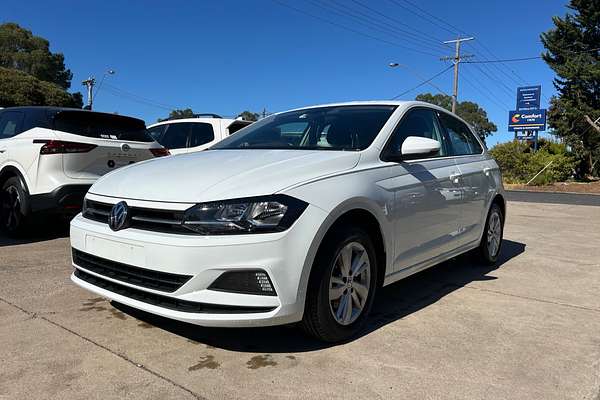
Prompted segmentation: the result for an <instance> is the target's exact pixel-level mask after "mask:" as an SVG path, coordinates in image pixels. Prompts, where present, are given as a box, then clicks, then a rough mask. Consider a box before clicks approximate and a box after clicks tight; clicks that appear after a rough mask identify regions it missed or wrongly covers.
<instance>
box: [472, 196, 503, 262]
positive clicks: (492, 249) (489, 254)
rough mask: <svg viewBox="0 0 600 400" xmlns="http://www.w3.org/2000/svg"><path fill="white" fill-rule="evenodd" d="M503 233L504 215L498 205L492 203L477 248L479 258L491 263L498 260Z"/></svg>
mask: <svg viewBox="0 0 600 400" xmlns="http://www.w3.org/2000/svg"><path fill="white" fill-rule="evenodd" d="M503 233H504V215H503V213H502V209H501V208H500V206H499V205H498V204H496V203H494V204H492V206H491V207H490V211H489V213H488V216H487V219H486V222H485V228H484V230H483V236H482V238H481V243H480V244H479V249H478V250H479V256H480V258H481V260H482V261H483V262H485V263H486V264H488V265H493V264H495V263H496V261H497V260H498V254H500V248H501V247H502V237H503Z"/></svg>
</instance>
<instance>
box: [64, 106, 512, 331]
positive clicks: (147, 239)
mask: <svg viewBox="0 0 600 400" xmlns="http://www.w3.org/2000/svg"><path fill="white" fill-rule="evenodd" d="M504 217H505V200H504V195H503V188H502V180H501V176H500V171H499V169H498V166H497V164H496V162H495V161H494V160H493V159H492V158H490V156H489V155H488V153H487V152H486V150H485V147H484V146H483V144H482V143H481V142H480V140H479V139H478V138H477V136H476V135H475V134H474V133H473V131H472V130H471V129H470V128H469V127H468V125H467V124H466V123H465V122H464V121H462V120H461V119H460V118H457V117H456V116H455V115H453V114H450V113H448V112H447V111H446V110H444V109H442V108H438V107H435V106H432V105H429V104H426V103H420V102H391V101H380V102H355V103H344V104H332V105H325V106H316V107H310V108H303V109H298V110H293V111H289V112H284V113H279V114H276V115H273V116H270V117H268V118H265V119H263V120H261V121H259V122H257V123H255V124H253V125H251V126H249V127H246V128H244V129H243V130H241V131H239V132H237V133H235V134H234V135H232V136H230V137H228V138H226V139H225V140H223V141H222V142H220V143H218V144H217V145H216V146H214V147H212V148H211V149H209V150H208V151H204V152H201V153H193V154H185V155H180V156H174V157H168V158H165V159H160V160H152V161H146V162H142V163H139V164H135V165H132V166H128V167H125V168H122V169H121V170H119V171H115V172H113V173H110V174H108V175H106V176H104V177H103V178H101V179H100V180H98V181H97V182H96V183H95V184H94V185H93V186H92V188H91V189H90V191H89V193H88V194H87V196H86V199H85V205H84V210H83V212H82V214H80V215H78V216H77V217H76V218H75V219H74V220H73V221H72V222H71V244H72V248H73V265H74V267H75V271H74V273H73V275H72V280H73V281H74V282H75V283H76V284H78V285H80V286H81V287H83V288H85V289H88V290H90V291H92V292H95V293H97V294H99V295H101V296H104V297H107V298H109V299H112V300H114V301H117V302H120V303H124V304H127V305H129V306H132V307H135V308H138V309H141V310H144V311H147V312H150V313H154V314H158V315H161V316H164V317H168V318H173V319H177V320H180V321H185V322H190V323H194V324H198V325H203V326H221V327H239V326H264V325H275V324H286V323H292V322H301V325H302V326H303V327H304V328H305V330H306V331H308V332H309V333H311V334H312V335H314V336H316V337H318V338H320V339H322V340H326V341H339V340H345V339H348V338H350V337H352V336H353V335H354V334H356V333H357V332H358V331H359V330H360V329H361V327H363V325H364V324H365V321H366V319H367V316H368V314H369V311H370V309H371V306H372V304H373V298H374V296H375V294H376V292H377V290H378V288H380V287H381V286H382V285H387V284H390V283H392V282H395V281H398V280H399V279H402V278H405V277H407V276H409V275H411V274H414V273H416V272H418V271H421V270H423V269H425V268H428V267H430V266H433V265H435V264H437V263H439V262H441V261H444V260H447V259H449V258H451V257H454V256H457V255H459V254H461V253H465V252H467V251H470V250H475V251H476V252H477V253H478V254H479V255H480V256H481V257H482V258H483V260H484V261H485V262H488V263H493V262H495V261H496V258H497V256H498V253H499V251H500V245H501V242H502V231H503V225H504Z"/></svg>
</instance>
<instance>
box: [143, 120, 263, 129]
mask: <svg viewBox="0 0 600 400" xmlns="http://www.w3.org/2000/svg"><path fill="white" fill-rule="evenodd" d="M219 121H221V122H219ZM235 121H239V122H248V123H252V122H253V121H246V120H241V119H234V118H210V117H196V118H178V119H168V120H165V121H160V122H155V123H154V124H151V125H148V128H153V127H155V126H160V125H165V124H178V123H181V122H217V123H223V124H227V123H232V122H235Z"/></svg>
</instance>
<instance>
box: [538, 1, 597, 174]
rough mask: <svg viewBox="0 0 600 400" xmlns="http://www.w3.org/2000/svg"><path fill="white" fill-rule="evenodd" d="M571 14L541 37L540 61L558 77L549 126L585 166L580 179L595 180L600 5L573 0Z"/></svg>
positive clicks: (560, 19) (555, 81)
mask: <svg viewBox="0 0 600 400" xmlns="http://www.w3.org/2000/svg"><path fill="white" fill-rule="evenodd" d="M568 9H569V10H571V12H568V13H567V14H566V15H565V17H563V18H561V17H554V18H553V19H552V20H553V22H554V28H552V29H550V30H549V31H547V32H545V33H542V35H541V40H542V43H543V45H544V47H545V48H546V51H545V52H544V53H543V55H542V56H543V58H544V61H546V63H547V64H548V66H549V67H550V68H552V69H553V70H554V72H555V73H556V75H557V77H556V78H555V79H554V87H555V88H556V90H557V92H558V96H555V97H553V98H552V99H551V101H550V109H549V110H548V122H549V125H550V127H551V128H553V129H554V133H555V134H556V135H557V136H559V137H561V138H562V139H563V140H564V141H565V142H566V143H567V144H569V145H570V146H571V148H572V149H573V151H574V152H575V154H576V155H577V156H578V158H579V159H580V160H581V161H582V162H581V164H580V166H581V168H582V170H580V175H588V174H589V175H593V174H594V173H596V174H597V173H598V171H600V165H599V164H598V163H597V162H596V163H595V161H596V160H598V159H599V158H600V131H599V130H598V129H596V127H595V126H594V124H593V122H594V121H595V120H596V119H597V118H600V51H599V50H598V47H599V44H600V0H571V2H570V4H569V6H568ZM594 163H595V164H596V166H595V168H594Z"/></svg>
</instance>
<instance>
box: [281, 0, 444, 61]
mask: <svg viewBox="0 0 600 400" xmlns="http://www.w3.org/2000/svg"><path fill="white" fill-rule="evenodd" d="M271 1H273V2H274V3H276V4H278V5H280V6H282V7H286V8H289V9H291V10H294V11H296V12H298V13H301V14H304V15H307V16H309V17H311V18H315V19H318V20H319V21H321V22H325V23H326V24H329V25H332V26H335V27H338V28H341V29H344V30H347V31H349V32H353V33H355V34H357V35H361V36H364V37H367V38H370V39H372V40H376V41H378V42H381V43H385V44H388V45H391V46H394V47H399V48H402V49H405V50H409V51H412V52H415V53H420V54H424V55H428V56H432V57H437V55H436V54H433V53H429V52H426V51H421V50H418V49H414V48H412V47H407V46H403V45H401V44H398V43H395V42H391V41H389V40H386V39H382V38H380V37H378V36H373V35H371V34H368V33H365V32H362V31H359V30H356V29H353V28H350V27H348V26H345V25H342V24H338V23H337V22H333V21H331V20H329V19H327V18H323V17H320V16H318V15H315V14H312V13H310V12H307V11H304V10H302V9H300V8H297V7H294V6H291V5H289V4H286V3H284V2H282V1H279V0H271Z"/></svg>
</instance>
